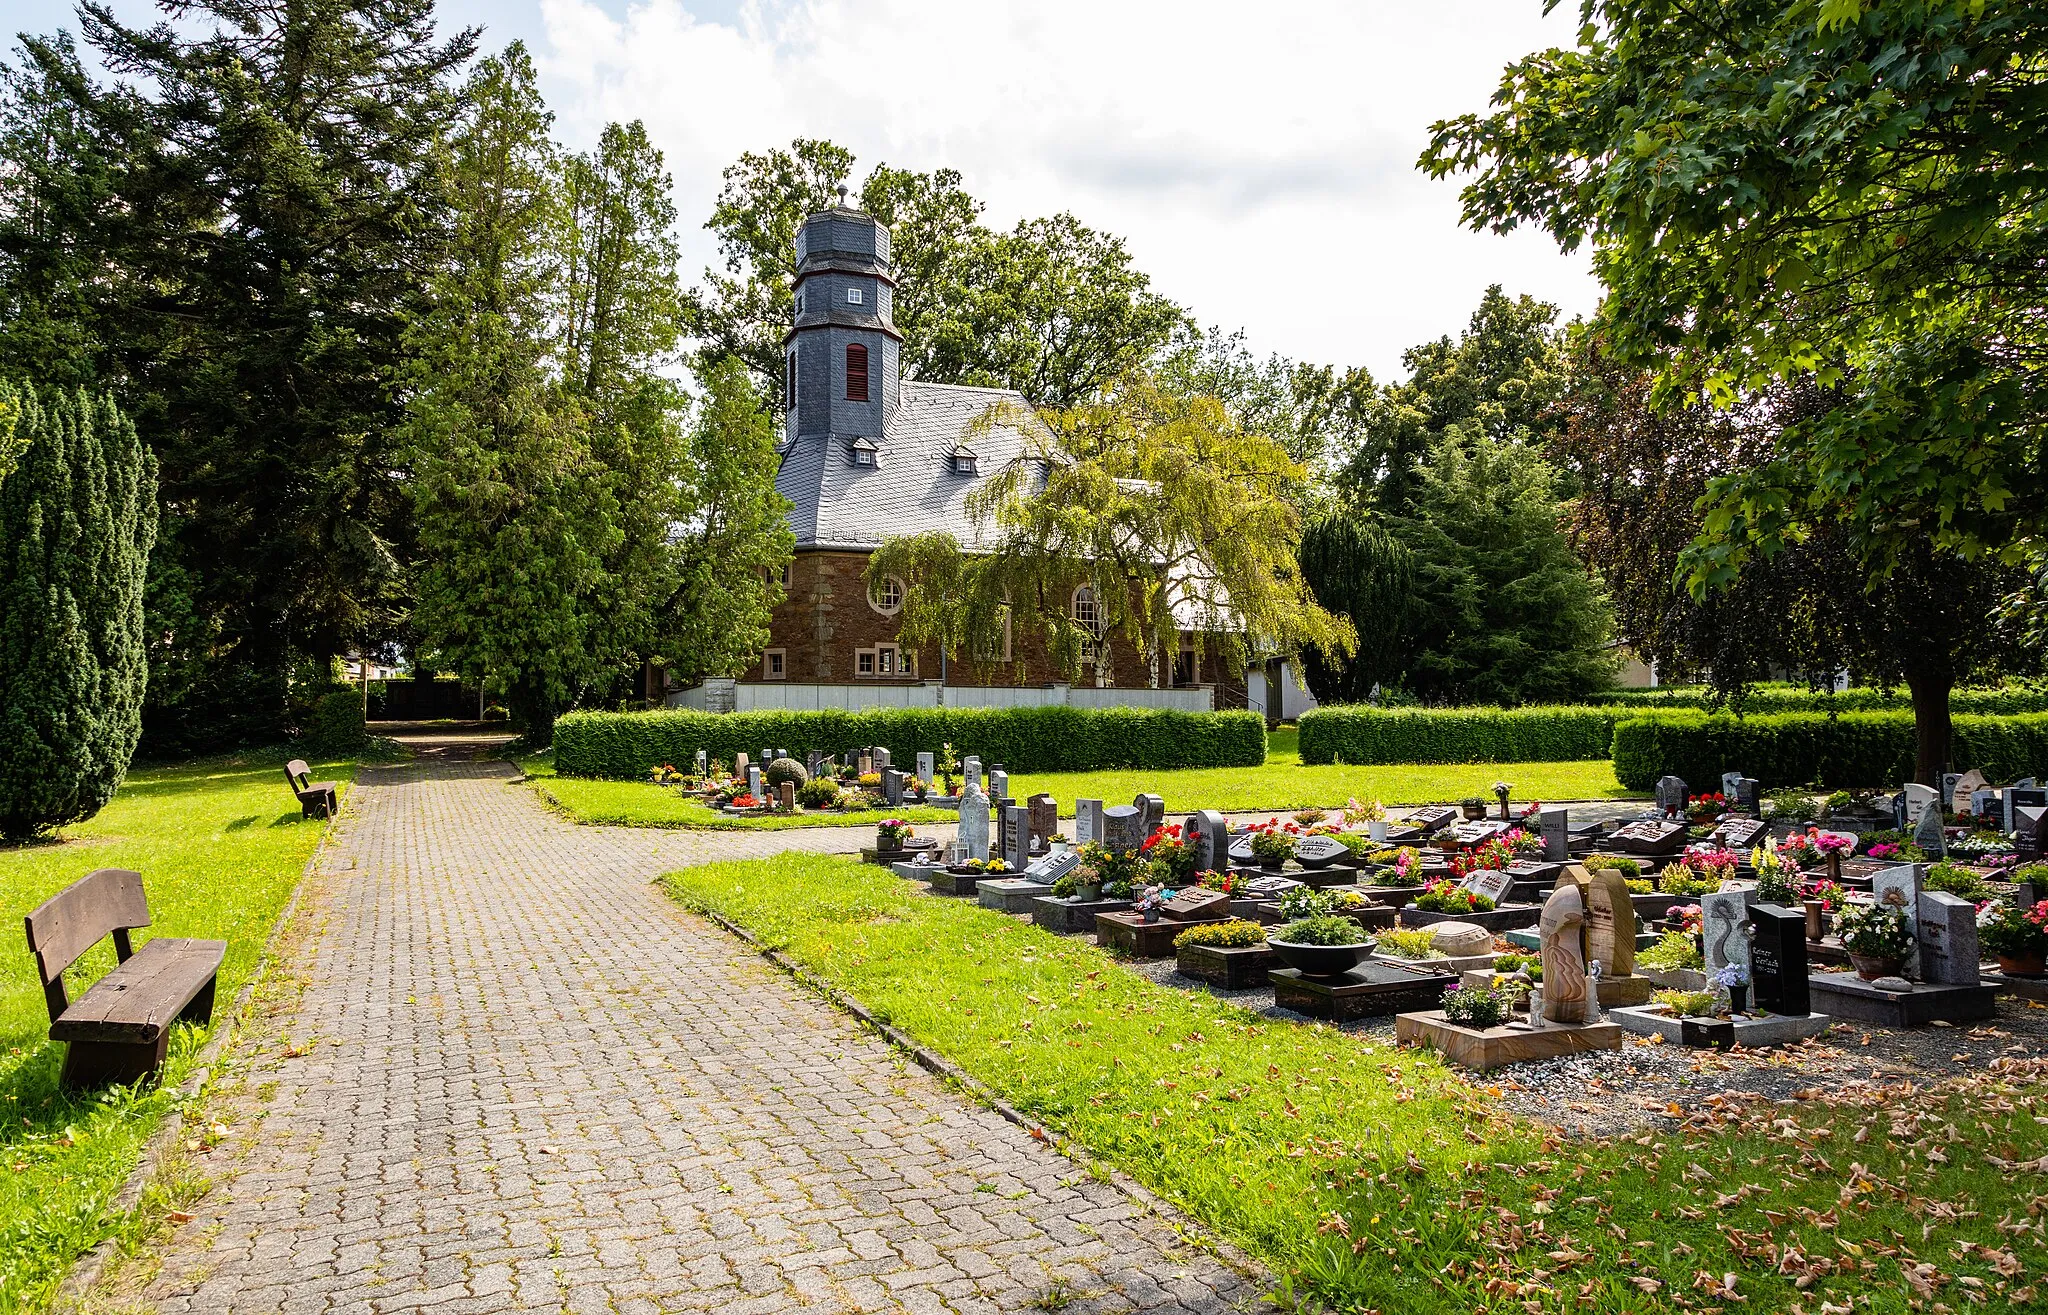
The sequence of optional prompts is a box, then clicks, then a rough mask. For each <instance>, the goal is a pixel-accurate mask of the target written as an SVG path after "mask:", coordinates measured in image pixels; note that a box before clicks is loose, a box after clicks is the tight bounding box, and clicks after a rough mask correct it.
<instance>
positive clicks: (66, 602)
mask: <svg viewBox="0 0 2048 1315" xmlns="http://www.w3.org/2000/svg"><path fill="white" fill-rule="evenodd" d="M9 391H10V392H11V390H9ZM5 400H6V403H7V408H8V409H9V410H11V411H13V412H14V413H15V414H17V415H18V432H19V433H20V435H21V436H22V438H23V439H24V440H25V441H24V444H23V446H22V451H21V457H20V464H19V465H18V466H17V467H16V468H15V469H14V470H13V471H12V472H11V473H6V474H4V475H0V836H5V837H7V838H9V839H23V838H27V837H30V836H35V835H38V834H41V833H42V832H44V831H47V830H49V829H50V828H53V827H58V826H63V825H65V824H67V823H71V822H77V821H82V820H84V819H85V818H88V817H91V816H92V815H93V814H95V813H97V812H98V811H99V810H100V809H101V808H102V807H104V806H105V805H106V802H107V801H108V800H109V799H111V798H113V795H114V790H115V789H116V787H118V786H119V785H120V783H121V778H122V776H123V775H124V774H125V773H126V772H127V770H128V761H129V759H130V758H131V757H133V756H134V753H135V744H136V741H137V739H138V738H139V737H140V736H141V733H142V694H143V689H144V686H145V684H146V683H147V681H148V678H149V662H148V657H147V654H146V652H145V646H144V640H143V629H142V592H143V581H144V578H145V575H146V572H147V566H148V560H149V551H150V546H151V544H152V542H153V541H154V539H155V537H156V519H157V514H156V461H155V459H154V458H153V457H151V456H150V454H149V453H148V452H147V451H146V450H145V449H144V448H143V446H142V443H141V441H140V440H139V439H138V438H137V437H136V434H135V427H134V425H132V424H131V423H129V421H128V418H127V417H126V416H124V415H123V414H122V413H121V411H120V410H119V408H117V407H116V406H115V405H114V403H113V402H112V400H110V399H108V398H106V397H104V396H101V397H99V398H94V397H92V396H90V395H88V394H87V393H85V392H84V391H83V390H61V389H60V390H54V391H52V392H50V393H48V394H46V395H41V396H39V395H38V394H37V393H36V392H35V391H34V390H33V389H27V388H24V389H22V390H20V392H19V393H14V394H12V395H10V396H7V397H6V399H5Z"/></svg>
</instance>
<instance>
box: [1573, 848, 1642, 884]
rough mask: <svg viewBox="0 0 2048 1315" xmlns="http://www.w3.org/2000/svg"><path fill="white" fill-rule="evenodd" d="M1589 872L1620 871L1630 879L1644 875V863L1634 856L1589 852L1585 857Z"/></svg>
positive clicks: (1586, 867)
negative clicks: (1614, 855) (1615, 855)
mask: <svg viewBox="0 0 2048 1315" xmlns="http://www.w3.org/2000/svg"><path fill="white" fill-rule="evenodd" d="M1584 866H1585V869H1586V871H1588V872H1609V871H1612V872H1619V873H1620V874H1621V875H1622V876H1623V877H1625V878H1627V879H1628V880H1630V881H1633V880H1635V879H1636V878H1637V877H1640V876H1642V875H1643V865H1642V864H1640V863H1638V862H1636V861H1635V860H1634V859H1632V858H1615V857H1612V856H1610V855H1607V854H1588V855H1587V856H1586V859H1585V865H1584Z"/></svg>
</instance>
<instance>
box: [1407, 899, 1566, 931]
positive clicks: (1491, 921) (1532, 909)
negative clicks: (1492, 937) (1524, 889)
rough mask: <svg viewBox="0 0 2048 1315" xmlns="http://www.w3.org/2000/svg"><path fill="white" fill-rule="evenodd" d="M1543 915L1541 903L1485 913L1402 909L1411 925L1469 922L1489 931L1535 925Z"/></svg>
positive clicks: (1490, 910) (1504, 905) (1424, 925)
mask: <svg viewBox="0 0 2048 1315" xmlns="http://www.w3.org/2000/svg"><path fill="white" fill-rule="evenodd" d="M1542 917H1543V906H1542V905H1540V904H1503V905H1501V906H1500V907H1499V908H1497V909H1488V910H1487V911H1486V912H1484V913H1434V912H1431V911H1430V910H1428V909H1418V908H1414V907H1409V908H1405V909H1403V910H1402V911H1401V922H1402V923H1403V924H1404V925H1405V926H1409V927H1431V926H1435V925H1436V924H1437V923H1439V922H1469V923H1471V924H1472V925H1473V926H1475V927H1484V928H1486V930H1488V931H1513V930H1515V929H1517V928H1520V927H1533V926H1535V925H1536V923H1537V922H1538V921H1539V920H1540V919H1541V918H1542Z"/></svg>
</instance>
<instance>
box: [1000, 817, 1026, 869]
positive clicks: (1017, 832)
mask: <svg viewBox="0 0 2048 1315" xmlns="http://www.w3.org/2000/svg"><path fill="white" fill-rule="evenodd" d="M1003 862H1005V863H1007V864H1009V866H1010V868H1011V869H1012V870H1013V871H1016V872H1022V871H1023V870H1024V869H1025V868H1027V867H1030V866H1031V810H1030V809H1029V808H1024V807H1021V806H1019V805H1017V804H1009V805H1006V806H1005V807H1004V809H1003Z"/></svg>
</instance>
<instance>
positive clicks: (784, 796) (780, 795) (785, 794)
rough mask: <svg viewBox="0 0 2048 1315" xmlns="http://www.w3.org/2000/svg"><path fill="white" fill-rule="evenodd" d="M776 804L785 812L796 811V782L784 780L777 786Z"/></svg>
mask: <svg viewBox="0 0 2048 1315" xmlns="http://www.w3.org/2000/svg"><path fill="white" fill-rule="evenodd" d="M775 806H776V807H777V808H779V809H781V810H782V811H783V812H785V813H794V812H795V811H796V782H795V781H782V782H779V783H777V785H776V787H775Z"/></svg>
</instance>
